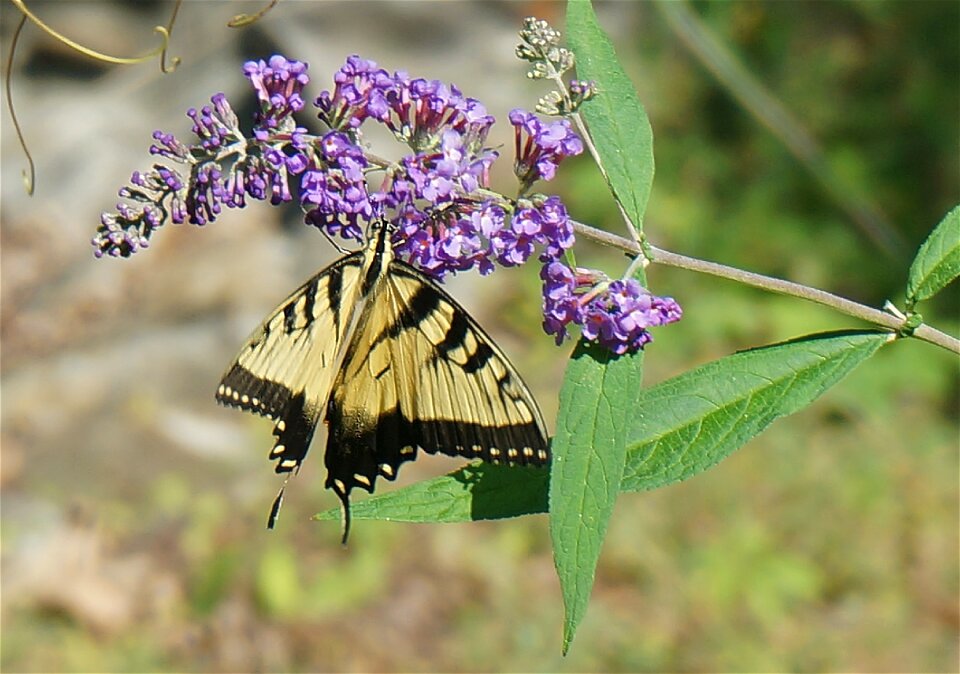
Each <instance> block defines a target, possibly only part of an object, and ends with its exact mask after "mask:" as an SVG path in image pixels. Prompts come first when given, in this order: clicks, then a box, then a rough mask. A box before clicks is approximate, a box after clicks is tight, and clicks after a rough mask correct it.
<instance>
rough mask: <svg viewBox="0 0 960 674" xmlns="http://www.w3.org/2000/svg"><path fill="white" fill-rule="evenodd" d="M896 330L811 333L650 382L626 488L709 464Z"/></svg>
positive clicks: (803, 401)
mask: <svg viewBox="0 0 960 674" xmlns="http://www.w3.org/2000/svg"><path fill="white" fill-rule="evenodd" d="M890 338H891V335H890V334H889V333H886V332H872V331H869V332H844V333H827V334H823V335H813V336H809V337H804V338H801V339H798V340H795V341H790V342H785V343H782V344H775V345H773V346H766V347H762V348H758V349H753V350H751V351H745V352H742V353H737V354H734V355H732V356H728V357H726V358H721V359H720V360H716V361H714V362H712V363H708V364H707V365H704V366H702V367H699V368H697V369H696V370H692V371H690V372H686V373H684V374H682V375H680V376H678V377H674V378H673V379H670V380H668V381H665V382H663V383H661V384H658V385H657V386H654V387H652V388H649V389H645V390H644V391H643V392H642V393H641V395H640V398H639V400H638V403H637V410H636V414H635V415H634V416H633V424H632V427H631V429H630V433H629V440H628V451H627V462H626V466H625V467H624V472H623V481H622V484H621V488H622V489H623V490H624V491H645V490H649V489H655V488H657V487H661V486H663V485H667V484H671V483H673V482H679V481H681V480H686V479H687V478H690V477H693V476H694V475H696V474H697V473H700V472H702V471H704V470H706V469H707V468H710V467H711V466H713V465H715V464H716V463H718V462H719V461H720V460H722V459H724V458H726V457H727V456H728V455H730V454H731V453H733V451H734V450H736V449H739V448H740V447H742V446H743V445H744V444H745V443H746V442H747V441H748V440H750V439H751V438H753V437H754V436H756V435H757V434H759V433H760V432H761V431H763V430H764V429H765V428H766V427H767V426H769V425H770V424H771V423H773V421H774V420H776V419H778V418H779V417H782V416H785V415H787V414H792V413H794V412H796V411H798V410H800V409H802V408H804V407H806V406H807V405H809V404H810V403H812V402H813V401H814V400H816V399H817V398H818V397H819V396H820V395H821V394H822V393H823V392H824V391H826V390H827V389H828V388H830V387H831V386H833V385H834V384H836V383H837V382H838V381H840V380H841V379H842V378H843V377H844V376H846V375H847V374H848V373H849V372H850V371H851V370H853V368H855V367H856V366H857V365H859V364H860V363H861V362H863V361H864V360H866V359H867V358H869V357H870V356H871V355H873V354H874V352H876V351H877V349H879V348H880V347H881V346H882V345H883V344H885V343H886V342H888V341H889V340H890Z"/></svg>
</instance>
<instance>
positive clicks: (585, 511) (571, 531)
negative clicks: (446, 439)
mask: <svg viewBox="0 0 960 674" xmlns="http://www.w3.org/2000/svg"><path fill="white" fill-rule="evenodd" d="M642 364H643V352H640V353H636V354H631V355H623V356H615V355H613V354H611V353H610V352H609V351H608V350H607V349H605V348H603V347H600V346H598V345H596V344H590V343H588V342H584V341H583V340H581V341H580V342H579V343H578V344H577V348H576V349H575V350H574V353H573V355H572V356H571V358H570V362H569V363H568V365H567V372H566V375H565V377H564V381H563V386H562V387H561V389H560V411H559V412H558V414H557V433H556V435H555V436H554V438H553V444H552V448H553V464H552V467H551V471H550V535H551V537H552V539H553V555H554V562H555V564H556V567H557V574H558V575H559V577H560V588H561V591H562V593H563V602H564V607H565V618H564V625H563V652H564V653H566V652H567V650H568V649H569V648H570V642H571V641H572V640H573V635H574V632H575V631H576V629H577V625H579V623H580V621H581V620H582V619H583V616H584V614H585V613H586V610H587V603H588V601H589V599H590V590H591V589H592V588H593V579H594V573H595V570H596V565H597V559H598V558H599V556H600V547H601V545H602V544H603V538H604V535H605V534H606V531H607V523H608V522H609V520H610V515H611V513H612V512H613V506H614V503H615V502H616V499H617V494H618V493H619V492H620V480H621V477H622V475H623V464H624V460H625V459H626V438H627V435H626V433H627V423H628V419H629V418H630V414H631V413H632V410H633V409H634V404H635V402H634V401H635V400H636V397H637V395H638V393H639V391H640V379H641V375H642Z"/></svg>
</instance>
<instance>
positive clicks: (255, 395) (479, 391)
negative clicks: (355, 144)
mask: <svg viewBox="0 0 960 674" xmlns="http://www.w3.org/2000/svg"><path fill="white" fill-rule="evenodd" d="M393 231H394V227H393V226H392V225H389V224H387V223H385V222H375V223H374V224H372V225H371V227H370V231H369V232H368V237H367V238H368V242H367V245H366V247H365V248H364V249H362V250H358V251H356V252H354V253H351V254H348V255H346V256H344V257H342V258H340V259H339V260H337V261H336V262H334V263H333V264H331V265H330V266H328V267H327V268H325V269H323V270H322V271H320V272H319V273H318V274H316V275H315V276H313V278H311V279H310V280H308V281H307V282H306V283H304V284H303V285H302V286H301V287H300V288H298V289H297V290H295V291H294V292H293V294H291V295H290V296H289V297H287V299H285V300H284V301H283V302H282V303H281V304H280V306H278V307H277V308H276V309H275V310H274V311H273V312H272V313H271V314H270V315H269V316H268V317H267V319H266V320H265V321H264V322H263V324H262V325H261V326H260V327H259V328H257V330H256V331H254V333H253V334H252V335H251V336H250V338H249V339H248V340H247V342H246V344H245V345H244V346H243V348H242V349H241V350H240V353H239V354H238V355H237V357H236V360H235V361H234V362H233V364H232V365H231V366H230V367H229V368H228V369H227V371H226V373H225V374H224V376H223V379H222V380H221V382H220V386H219V388H218V389H217V396H216V397H217V401H218V402H220V403H221V404H224V405H229V406H232V407H237V408H239V409H241V410H244V411H248V412H253V413H255V414H259V415H261V416H264V417H267V418H268V419H271V420H272V421H273V422H274V429H273V435H274V436H275V438H276V441H275V443H274V446H273V449H272V450H271V451H270V455H269V457H270V459H272V460H274V461H276V467H275V469H276V472H277V473H291V471H298V470H299V468H300V465H301V464H302V463H303V460H304V458H305V457H306V455H307V451H308V449H309V448H310V442H311V440H312V438H313V435H314V432H315V431H316V428H317V425H318V424H319V422H320V420H321V419H323V420H324V421H325V423H326V425H327V447H326V453H325V455H324V463H325V465H326V469H327V480H326V483H325V486H326V488H328V489H332V490H333V491H334V493H335V494H336V495H337V497H338V498H339V499H340V503H341V512H342V517H343V542H344V543H346V540H347V536H348V535H349V532H350V500H349V497H350V492H351V490H352V489H354V488H356V487H360V488H362V489H365V490H366V491H368V492H370V493H373V490H374V487H375V485H376V481H377V478H378V477H384V478H386V479H388V480H395V479H396V477H397V473H398V471H399V469H400V466H401V464H403V463H404V462H406V461H412V460H414V459H415V458H416V457H417V452H418V451H420V450H422V451H424V452H427V453H429V454H435V453H437V452H440V453H443V454H447V455H450V456H463V457H467V458H471V459H481V460H483V461H489V462H493V463H507V464H518V465H541V466H542V465H546V464H548V463H549V461H550V451H549V447H548V443H547V431H546V426H545V425H544V422H543V416H542V415H541V413H540V409H539V407H538V406H537V403H536V401H535V400H534V397H533V394H532V393H531V392H530V389H529V388H528V387H527V385H526V384H525V383H524V382H523V380H522V379H521V378H520V375H519V374H518V373H517V370H516V368H514V366H513V365H512V364H511V363H510V361H509V360H508V359H507V357H506V356H505V355H504V353H503V352H502V351H501V350H500V349H499V348H498V347H497V345H496V344H495V343H494V342H493V340H492V339H491V338H490V336H489V335H487V333H486V332H484V331H483V329H482V328H481V327H480V326H479V325H478V324H477V322H476V321H475V320H474V319H473V318H472V317H471V316H470V315H469V314H468V313H467V312H466V311H465V310H464V309H463V308H462V307H461V306H460V305H459V304H457V302H456V301H455V300H454V299H453V298H452V297H450V295H448V294H447V292H446V291H445V290H443V288H441V287H440V286H439V285H438V284H437V282H436V281H434V280H433V279H431V278H430V277H429V276H427V275H426V274H425V273H424V272H422V271H420V270H418V269H417V268H415V267H413V266H411V265H409V264H407V263H406V262H403V261H402V260H399V259H397V258H396V257H395V256H394V252H393V243H392V234H393ZM289 477H290V476H289V475H288V476H287V479H289ZM285 486H286V481H285V482H284V486H283V487H281V489H280V492H279V493H278V494H277V498H276V500H275V501H274V503H273V507H272V508H271V510H270V515H269V517H268V520H267V527H268V528H271V529H272V528H273V527H274V524H275V523H276V519H277V516H278V513H279V510H280V504H281V503H282V500H283V492H284V488H285Z"/></svg>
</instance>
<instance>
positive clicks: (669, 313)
mask: <svg viewBox="0 0 960 674" xmlns="http://www.w3.org/2000/svg"><path fill="white" fill-rule="evenodd" d="M540 277H541V278H542V279H543V315H544V321H543V329H544V331H545V332H546V333H547V334H550V335H554V336H555V337H556V340H557V344H560V343H562V342H563V340H564V339H565V338H566V337H567V326H568V325H569V324H570V323H574V324H577V325H580V326H581V335H582V336H583V337H584V339H588V340H590V341H594V342H597V343H598V344H600V345H601V346H603V347H605V348H607V349H609V350H611V351H613V352H614V353H617V354H621V353H627V352H632V351H636V350H638V349H642V348H643V347H644V345H646V344H648V343H649V342H651V341H653V337H652V336H651V335H650V333H649V331H648V328H652V327H656V326H660V325H666V324H668V323H673V322H675V321H678V320H680V317H681V316H682V313H683V312H682V310H681V309H680V305H679V304H677V303H676V301H674V300H673V298H670V297H657V296H656V295H653V294H652V293H651V292H650V291H649V290H647V289H646V288H644V287H643V286H642V285H640V283H639V282H638V281H636V280H635V279H626V280H618V281H612V282H610V281H608V280H606V279H604V278H603V277H602V275H601V274H600V273H599V272H595V271H591V270H583V269H578V270H576V272H575V271H574V270H572V269H570V268H569V267H568V266H566V265H565V264H563V263H562V262H556V261H555V262H550V263H548V264H547V265H545V266H544V268H543V271H542V272H541V273H540Z"/></svg>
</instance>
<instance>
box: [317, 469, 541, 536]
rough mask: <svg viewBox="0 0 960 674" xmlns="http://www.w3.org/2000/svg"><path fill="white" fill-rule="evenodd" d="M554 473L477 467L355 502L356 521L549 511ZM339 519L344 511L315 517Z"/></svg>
mask: <svg viewBox="0 0 960 674" xmlns="http://www.w3.org/2000/svg"><path fill="white" fill-rule="evenodd" d="M549 475H550V473H549V471H547V470H545V469H543V468H536V467H521V466H500V465H494V464H489V463H475V464H470V465H468V466H464V467H463V468H461V469H460V470H457V471H455V472H453V473H451V474H449V475H444V476H443V477H438V478H434V479H432V480H426V481H424V482H418V483H416V484H412V485H409V486H407V487H404V488H402V489H397V490H396V491H391V492H387V493H385V494H379V495H377V496H372V497H370V498H368V499H364V500H361V501H356V502H354V503H351V504H350V516H351V517H352V518H353V519H355V520H393V521H396V522H469V521H471V520H492V519H501V518H504V517H517V516H519V515H528V514H531V513H545V512H547V481H548V479H549ZM314 519H317V520H339V519H340V509H339V508H334V509H332V510H327V511H325V512H322V513H319V514H317V515H314Z"/></svg>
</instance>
